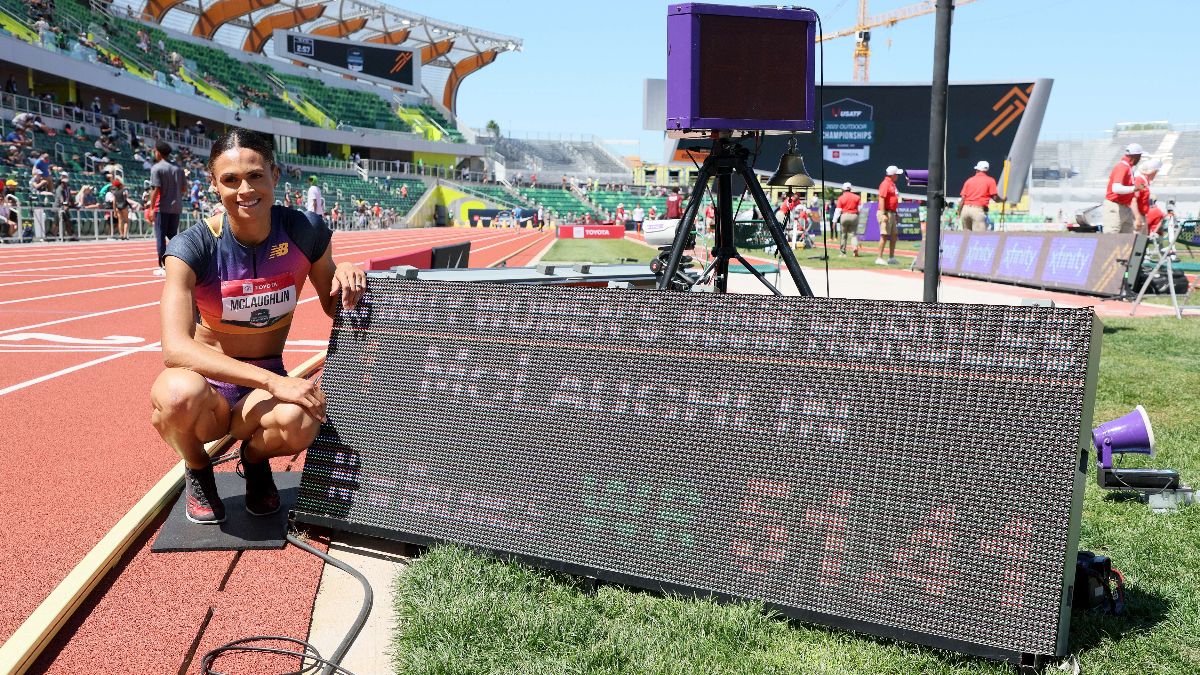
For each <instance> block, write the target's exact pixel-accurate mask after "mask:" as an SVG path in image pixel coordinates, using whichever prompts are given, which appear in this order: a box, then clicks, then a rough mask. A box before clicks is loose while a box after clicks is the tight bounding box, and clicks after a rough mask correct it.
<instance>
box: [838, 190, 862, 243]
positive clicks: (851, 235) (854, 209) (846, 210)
mask: <svg viewBox="0 0 1200 675" xmlns="http://www.w3.org/2000/svg"><path fill="white" fill-rule="evenodd" d="M861 201H862V199H861V198H860V197H859V196H858V195H857V194H856V193H855V192H854V186H853V185H851V184H850V183H842V194H841V196H840V197H838V198H837V208H836V210H835V211H834V212H833V221H834V222H836V223H838V224H839V225H840V226H841V231H842V237H841V246H840V247H839V248H840V249H841V251H842V255H846V251H847V250H853V251H854V257H856V258H857V257H858V205H859V203H860V202H861Z"/></svg>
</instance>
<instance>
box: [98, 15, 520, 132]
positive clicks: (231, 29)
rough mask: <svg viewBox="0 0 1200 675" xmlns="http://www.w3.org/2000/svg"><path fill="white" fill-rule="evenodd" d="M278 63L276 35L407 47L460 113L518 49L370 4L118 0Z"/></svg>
mask: <svg viewBox="0 0 1200 675" xmlns="http://www.w3.org/2000/svg"><path fill="white" fill-rule="evenodd" d="M120 9H125V10H126V11H127V12H128V13H130V14H131V15H133V16H138V15H140V16H141V17H142V19H143V20H145V21H148V22H153V23H158V24H161V25H162V26H163V27H164V28H168V29H171V30H174V31H177V32H180V33H188V34H191V35H194V36H196V37H200V38H205V39H209V40H212V41H214V42H216V43H218V44H220V45H222V46H224V47H227V48H229V49H234V50H239V49H240V50H244V51H251V52H254V51H257V52H261V53H263V54H265V55H267V56H270V57H272V58H275V54H274V51H275V50H274V39H273V38H272V37H271V34H272V31H273V30H275V29H276V28H281V29H286V30H296V31H301V32H304V33H310V34H313V35H324V36H327V37H335V38H343V39H348V40H357V41H361V42H367V43H380V44H389V45H397V46H404V47H407V48H410V49H413V50H415V51H419V52H421V63H422V73H421V84H422V86H423V87H424V88H425V90H426V92H427V93H428V94H429V96H430V98H432V99H433V100H434V101H437V102H438V103H441V104H442V105H443V106H444V107H446V108H448V109H449V110H451V111H454V110H455V107H456V106H455V103H456V99H457V94H458V87H459V85H460V84H461V83H462V81H463V78H465V77H466V76H467V75H470V74H471V73H473V72H475V71H477V70H479V69H480V68H482V67H484V66H486V65H487V64H489V63H491V62H492V61H494V60H495V59H496V56H498V55H499V54H501V53H503V52H507V51H515V50H518V49H520V48H521V40H520V39H519V38H516V37H512V36H510V35H502V34H500V33H493V32H490V31H485V30H480V29H478V28H471V27H470V26H463V25H460V24H455V23H450V22H447V21H439V20H437V19H432V18H430V17H427V16H423V15H421V14H417V13H415V12H409V11H407V10H404V9H401V8H399V7H394V6H392V5H387V4H383V3H380V2H373V1H372V0H332V1H326V0H116V1H115V2H113V10H114V11H120Z"/></svg>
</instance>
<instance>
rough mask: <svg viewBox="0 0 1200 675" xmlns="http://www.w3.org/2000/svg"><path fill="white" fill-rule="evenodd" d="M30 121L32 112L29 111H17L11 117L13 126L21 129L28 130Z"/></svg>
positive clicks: (31, 120)
mask: <svg viewBox="0 0 1200 675" xmlns="http://www.w3.org/2000/svg"><path fill="white" fill-rule="evenodd" d="M31 122H33V113H30V112H22V113H17V114H16V115H14V116H13V118H12V125H13V127H15V128H17V129H19V130H21V131H29V125H30V123H31Z"/></svg>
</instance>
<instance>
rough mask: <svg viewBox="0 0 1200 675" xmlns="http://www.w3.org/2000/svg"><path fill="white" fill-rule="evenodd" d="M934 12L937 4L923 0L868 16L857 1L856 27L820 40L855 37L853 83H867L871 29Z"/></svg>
mask: <svg viewBox="0 0 1200 675" xmlns="http://www.w3.org/2000/svg"><path fill="white" fill-rule="evenodd" d="M972 2H975V0H955V2H954V6H955V7H962V6H963V5H968V4H970V3H972ZM936 11H937V3H936V2H935V1H934V0H924V2H918V3H914V4H911V5H908V6H906V7H901V8H900V9H897V10H893V11H891V12H885V13H883V14H878V15H876V16H868V15H867V0H858V25H857V26H855V27H853V28H847V29H845V30H839V31H838V32H836V33H830V34H829V35H826V36H825V37H824V38H822V41H823V40H832V39H834V38H840V37H846V36H848V35H853V36H854V37H855V44H854V81H855V82H867V81H869V80H870V79H871V78H870V72H871V29H872V28H878V27H880V26H894V25H896V24H897V23H899V22H901V21H904V20H906V19H913V18H916V17H918V16H923V15H925V14H932V13H934V12H936Z"/></svg>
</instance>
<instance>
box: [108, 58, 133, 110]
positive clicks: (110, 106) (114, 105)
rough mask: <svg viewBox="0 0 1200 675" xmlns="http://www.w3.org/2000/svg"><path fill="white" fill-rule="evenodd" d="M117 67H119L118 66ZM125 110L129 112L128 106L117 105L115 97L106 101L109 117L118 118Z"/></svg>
mask: <svg viewBox="0 0 1200 675" xmlns="http://www.w3.org/2000/svg"><path fill="white" fill-rule="evenodd" d="M118 58H120V57H117V56H114V57H113V59H114V60H116V59H118ZM113 65H114V66H117V64H116V63H114V64H113ZM118 67H120V66H118ZM126 110H129V106H124V105H121V104H120V103H118V102H117V99H116V97H113V98H110V99H109V100H108V114H109V115H112V116H113V117H120V116H121V113H122V112H124V111H126Z"/></svg>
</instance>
